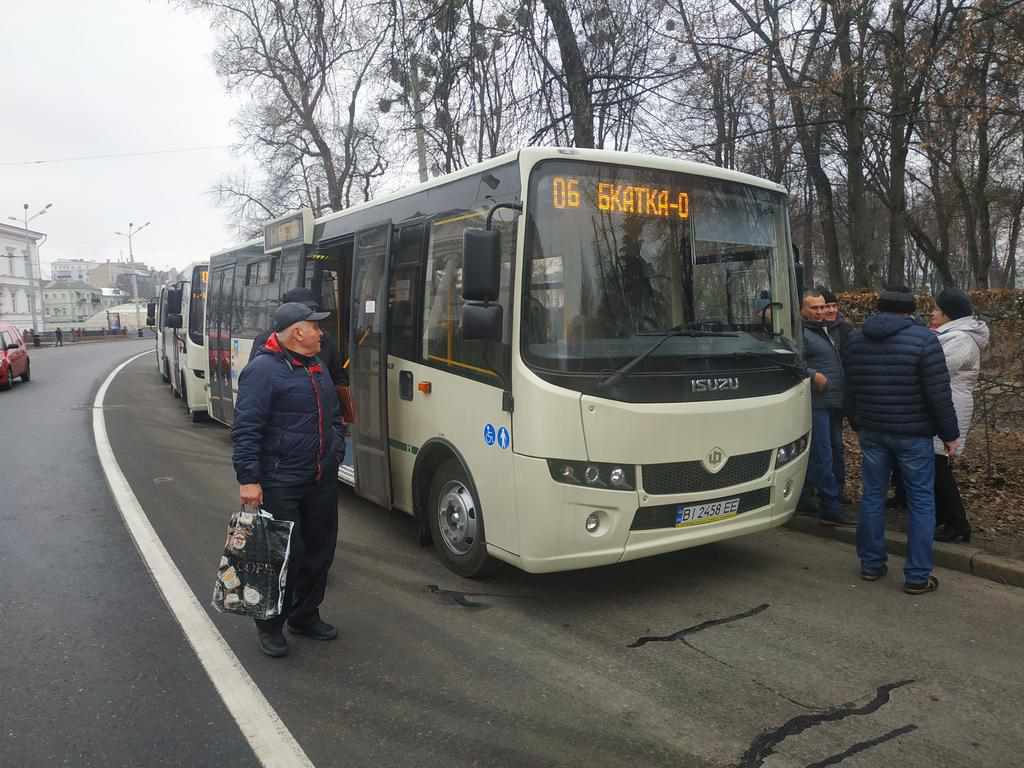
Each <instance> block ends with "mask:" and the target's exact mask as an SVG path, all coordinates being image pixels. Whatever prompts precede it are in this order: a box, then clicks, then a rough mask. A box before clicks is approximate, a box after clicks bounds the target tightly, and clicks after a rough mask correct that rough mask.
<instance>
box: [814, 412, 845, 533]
mask: <svg viewBox="0 0 1024 768" xmlns="http://www.w3.org/2000/svg"><path fill="white" fill-rule="evenodd" d="M831 413H832V412H831V411H830V410H829V409H828V408H815V409H814V410H812V411H811V454H810V456H809V457H808V463H807V484H808V485H809V486H812V487H813V488H815V489H817V491H818V497H819V498H820V499H821V516H822V517H825V518H828V517H831V518H836V517H839V514H840V512H839V484H838V483H837V482H836V476H835V473H834V470H833V463H832V423H831V422H832V418H831Z"/></svg>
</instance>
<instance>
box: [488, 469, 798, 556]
mask: <svg viewBox="0 0 1024 768" xmlns="http://www.w3.org/2000/svg"><path fill="white" fill-rule="evenodd" d="M808 455H809V451H806V450H805V451H804V453H803V454H801V455H800V456H799V457H797V458H796V459H795V460H793V461H792V462H791V463H789V464H787V465H786V466H784V467H782V468H781V469H778V470H772V471H771V472H769V474H768V475H766V476H765V477H762V478H761V479H759V480H756V481H753V482H751V483H745V484H743V485H737V486H734V487H732V488H725V489H722V490H717V491H712V492H708V493H701V494H684V495H676V496H647V495H646V494H644V493H642V492H641V491H613V490H607V489H592V488H583V487H580V486H575V485H566V484H562V483H557V482H555V481H554V480H552V478H551V475H550V473H549V471H548V467H547V462H546V461H545V460H544V459H534V458H530V457H526V456H519V455H517V456H516V457H515V463H516V494H517V497H518V498H519V499H520V500H521V506H520V508H519V509H518V510H517V512H518V518H519V524H520V551H519V553H518V554H512V553H510V552H506V551H504V550H499V549H496V548H491V554H493V555H494V556H496V557H498V558H499V559H501V560H505V561H507V562H509V563H511V564H513V565H515V566H517V567H519V568H522V569H523V570H524V571H527V572H528V573H549V572H553V571H565V570H573V569H578V568H593V567H596V566H601V565H611V564H613V563H617V562H621V561H624V560H635V559H639V558H642V557H649V556H652V555H658V554H662V553H665V552H674V551H677V550H680V549H687V548H689V547H697V546H700V545H702V544H710V543H711V542H714V541H721V540H723V539H730V538H733V537H736V536H744V535H746V534H749V533H757V532H759V531H765V530H768V529H770V528H775V527H778V526H780V525H783V524H784V523H785V522H786V521H788V520H789V518H790V517H792V516H793V513H794V512H795V511H796V506H797V502H798V501H799V498H800V490H801V488H802V487H803V483H804V476H805V474H806V471H807V457H808ZM787 490H788V493H787ZM755 491H762V495H763V494H764V492H765V491H766V492H767V503H766V504H763V505H761V506H758V507H756V508H753V509H749V510H744V511H743V512H742V513H741V514H738V515H736V516H735V517H731V518H728V519H724V520H720V521H716V522H709V523H705V524H702V525H695V526H691V527H686V528H676V527H675V526H674V525H673V526H671V527H664V528H656V529H652V530H631V528H632V526H633V523H634V517H635V516H636V515H637V513H638V511H640V510H641V509H646V508H649V507H666V506H670V505H675V504H696V503H700V502H702V501H710V500H714V499H721V498H726V497H731V496H738V495H740V494H743V493H750V492H755ZM592 513H597V515H598V517H599V519H600V525H599V527H598V529H597V531H595V532H594V533H589V532H587V530H586V527H585V523H586V520H587V517H588V516H590V515H591V514H592Z"/></svg>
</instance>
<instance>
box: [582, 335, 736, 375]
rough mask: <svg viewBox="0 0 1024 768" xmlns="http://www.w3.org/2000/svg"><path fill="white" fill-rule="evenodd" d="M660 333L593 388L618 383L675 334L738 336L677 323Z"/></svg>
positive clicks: (674, 336)
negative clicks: (654, 340) (649, 343)
mask: <svg viewBox="0 0 1024 768" xmlns="http://www.w3.org/2000/svg"><path fill="white" fill-rule="evenodd" d="M637 335H643V336H652V335H654V334H652V333H644V334H637ZM660 335H661V338H660V339H658V341H657V342H656V343H654V344H652V345H651V346H650V347H648V348H647V349H645V350H644V351H643V352H641V353H640V354H639V355H637V356H636V357H634V358H633V359H632V360H630V361H629V362H628V363H626V364H625V365H624V366H622V367H621V368H619V369H617V370H615V371H613V372H612V373H610V374H609V375H608V376H606V377H605V378H603V379H601V381H599V382H597V384H596V385H595V389H598V390H603V389H608V388H609V387H611V386H613V385H615V384H618V383H619V382H620V381H622V379H624V378H625V377H626V376H628V375H629V373H630V371H632V370H633V369H634V368H636V367H637V366H638V365H640V363H642V362H643V361H644V360H646V359H647V358H648V357H650V356H651V355H653V354H654V353H655V352H657V351H658V349H660V348H661V345H662V344H664V343H665V342H666V341H668V340H669V339H673V338H676V337H677V336H689V337H692V338H702V337H706V336H712V337H719V336H733V337H735V336H739V334H738V333H728V332H725V331H700V330H697V329H689V330H688V329H686V328H684V327H683V326H681V325H677V326H675V327H674V328H669V329H668V330H667V331H662V332H661V333H660Z"/></svg>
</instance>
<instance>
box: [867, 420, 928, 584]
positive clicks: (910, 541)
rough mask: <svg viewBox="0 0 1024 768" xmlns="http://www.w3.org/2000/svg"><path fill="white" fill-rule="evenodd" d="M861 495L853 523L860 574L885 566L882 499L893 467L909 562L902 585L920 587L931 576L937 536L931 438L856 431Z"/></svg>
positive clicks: (883, 502) (886, 490)
mask: <svg viewBox="0 0 1024 768" xmlns="http://www.w3.org/2000/svg"><path fill="white" fill-rule="evenodd" d="M859 437H860V450H861V455H862V456H863V460H862V465H861V466H862V468H861V474H862V476H863V482H864V494H863V496H862V497H861V501H860V520H859V521H858V524H857V556H858V557H860V563H861V569H862V570H864V571H867V572H871V573H875V572H877V571H878V570H880V569H881V567H882V566H883V565H885V560H886V551H885V497H886V495H887V494H888V491H889V478H890V476H891V473H892V470H893V467H894V466H898V467H899V469H900V475H901V477H902V479H903V487H904V489H905V490H906V492H907V500H908V502H909V514H908V518H907V562H906V565H905V566H904V568H903V577H904V580H905V581H907V582H908V583H913V584H921V583H923V582H925V581H927V580H928V577H929V576H930V575H931V572H932V537H933V536H934V535H935V455H934V449H933V448H932V439H931V438H930V437H902V436H900V435H891V434H888V433H885V432H872V431H870V430H867V429H865V430H862V431H861V432H860V435H859Z"/></svg>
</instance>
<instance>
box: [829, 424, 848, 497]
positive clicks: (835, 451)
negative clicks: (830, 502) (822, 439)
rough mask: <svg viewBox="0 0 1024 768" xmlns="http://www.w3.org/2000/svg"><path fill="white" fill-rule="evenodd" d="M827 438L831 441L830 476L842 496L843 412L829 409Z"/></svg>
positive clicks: (843, 486) (843, 477)
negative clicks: (834, 479)
mask: <svg viewBox="0 0 1024 768" xmlns="http://www.w3.org/2000/svg"><path fill="white" fill-rule="evenodd" d="M828 414H829V417H828V418H829V436H830V437H831V439H832V474H833V475H835V478H836V485H838V486H839V492H840V494H842V492H843V489H844V488H845V487H846V449H845V448H844V447H843V412H842V410H840V409H839V408H830V409H829V412H828Z"/></svg>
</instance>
